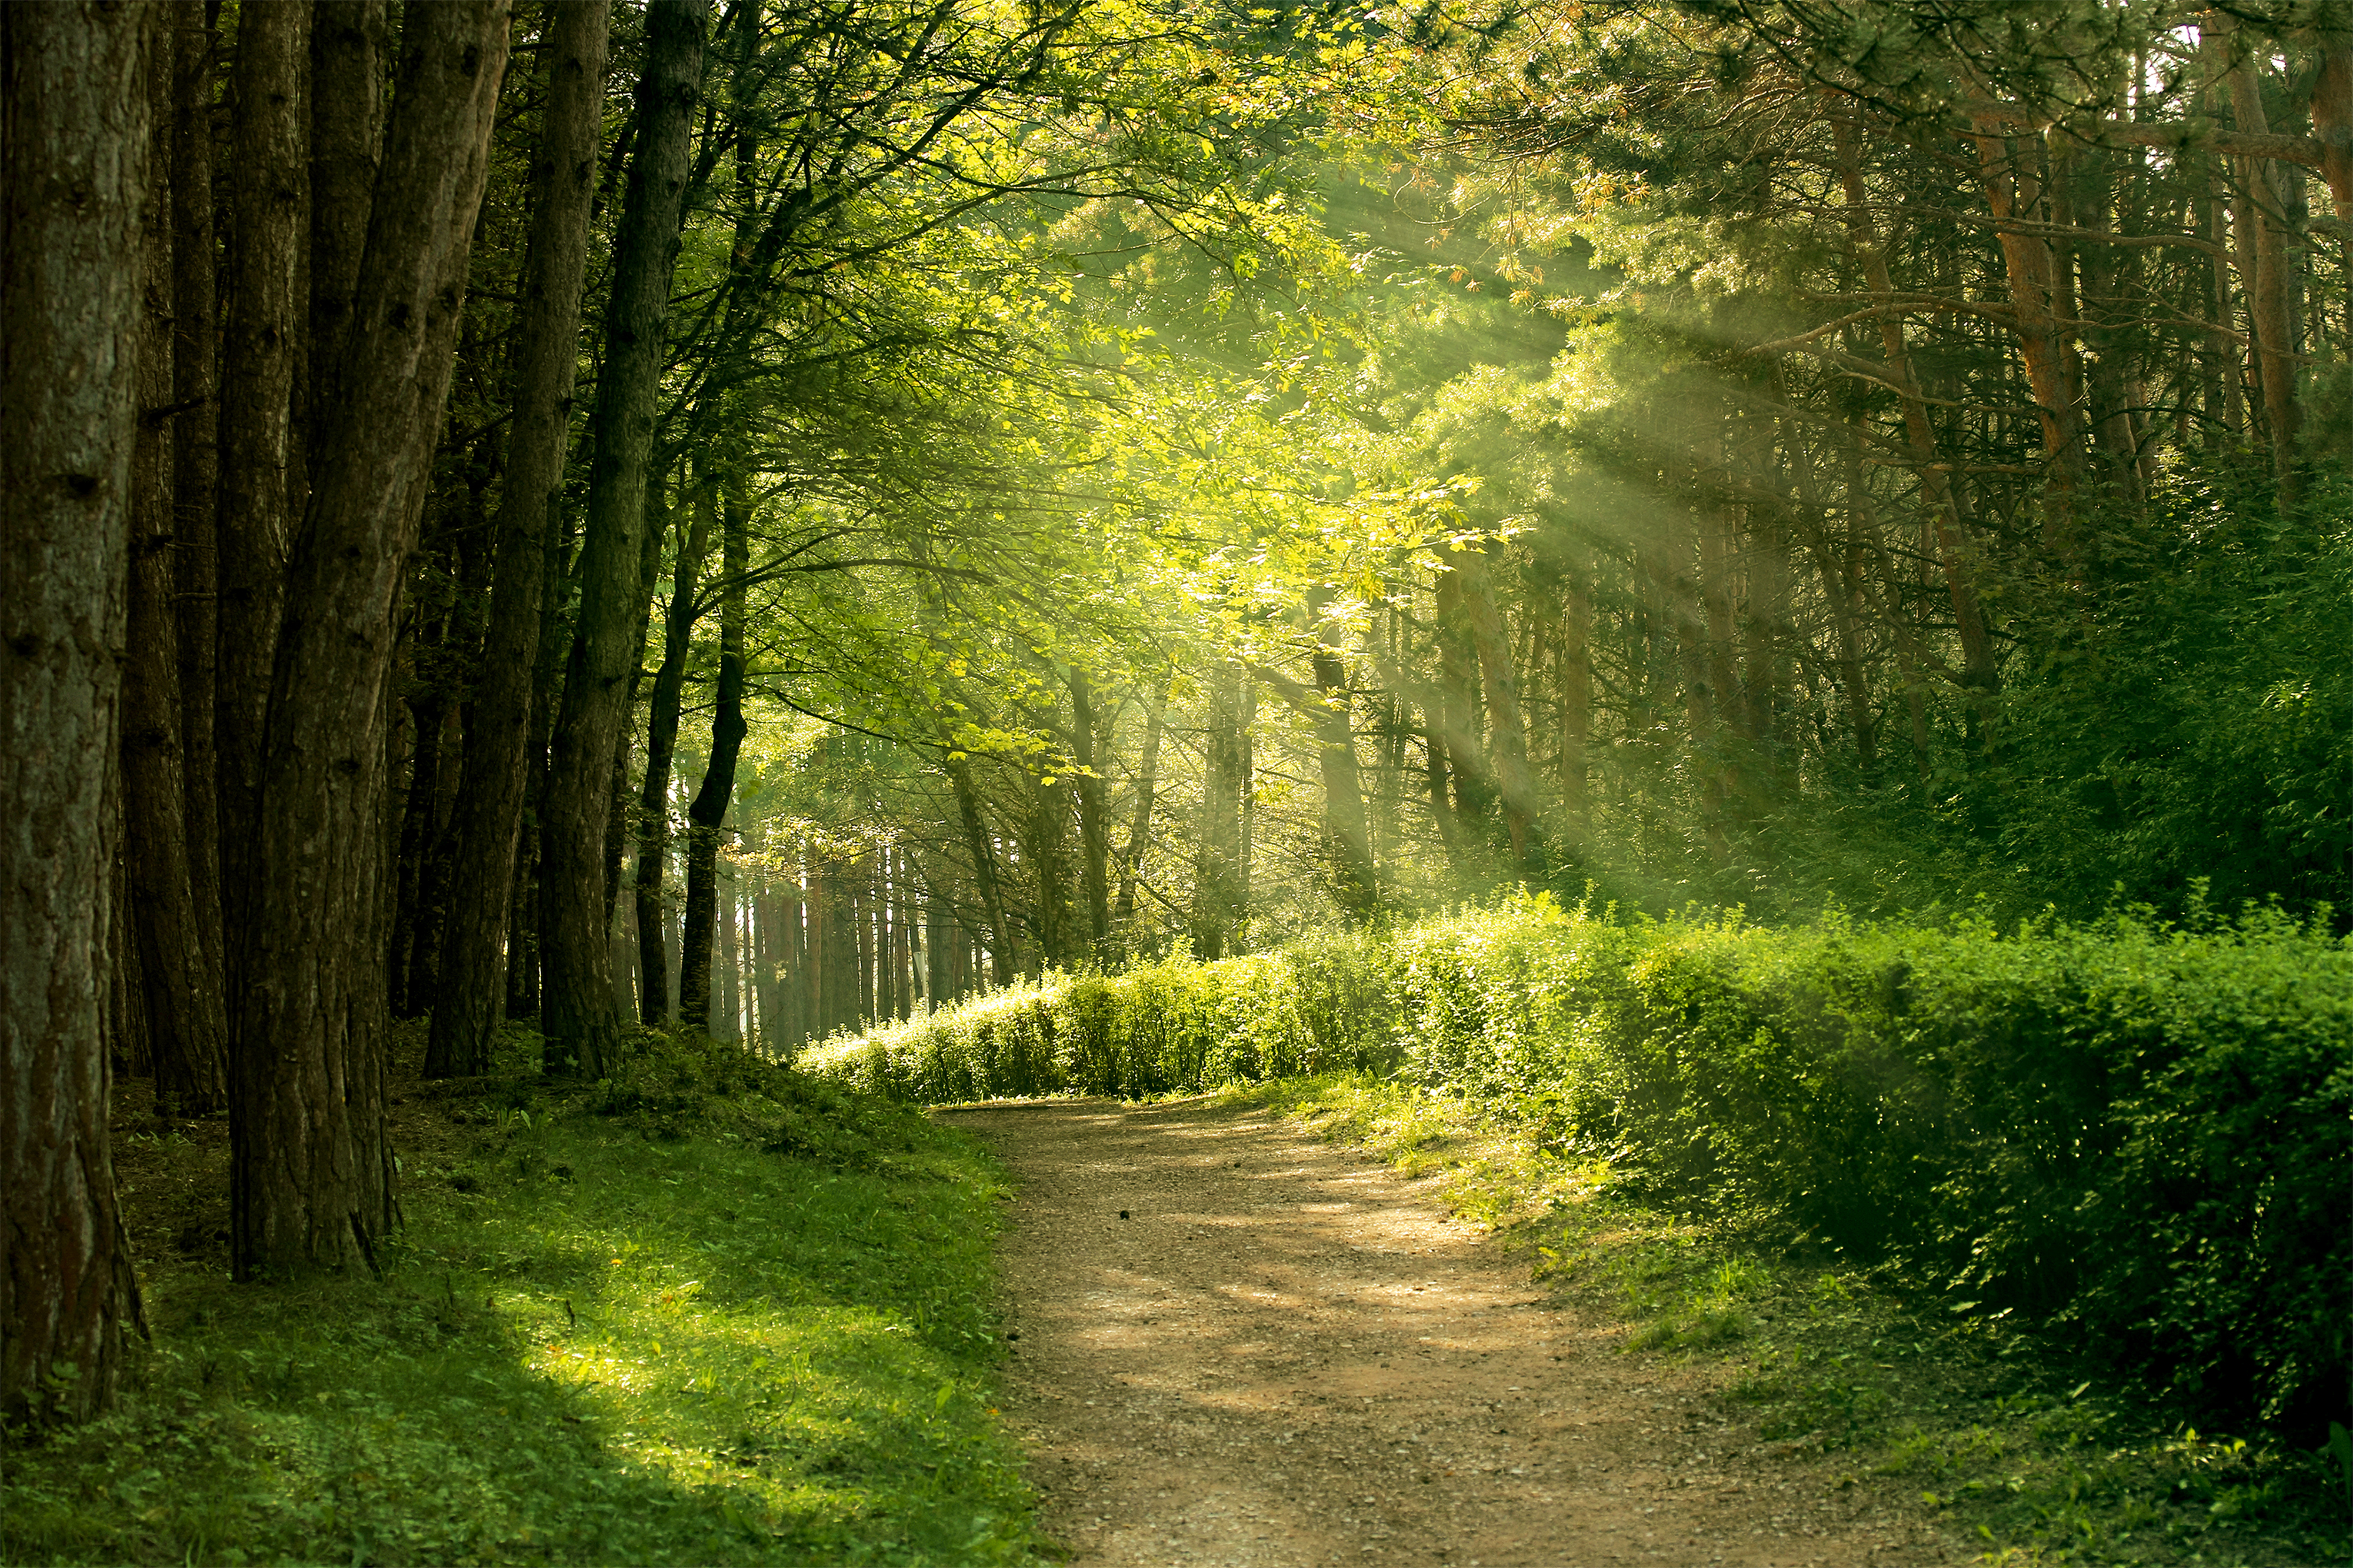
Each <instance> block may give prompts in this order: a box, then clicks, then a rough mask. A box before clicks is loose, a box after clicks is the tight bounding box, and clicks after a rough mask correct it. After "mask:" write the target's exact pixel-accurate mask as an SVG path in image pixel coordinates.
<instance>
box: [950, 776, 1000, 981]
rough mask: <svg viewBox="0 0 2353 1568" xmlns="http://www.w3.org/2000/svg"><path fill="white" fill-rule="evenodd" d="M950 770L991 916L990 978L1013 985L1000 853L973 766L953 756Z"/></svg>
mask: <svg viewBox="0 0 2353 1568" xmlns="http://www.w3.org/2000/svg"><path fill="white" fill-rule="evenodd" d="M946 767H947V774H948V784H950V786H951V787H952V788H954V790H955V799H956V815H957V817H958V819H959V821H960V822H961V823H962V824H963V826H964V839H965V849H966V851H967V852H969V853H970V855H971V856H972V879H973V882H974V885H975V886H976V888H977V889H978V890H979V892H980V903H981V908H982V910H984V911H985V912H986V913H987V916H988V931H987V942H988V944H989V951H988V960H989V971H990V974H991V977H992V978H993V979H994V980H995V982H996V983H997V984H999V985H1009V984H1012V983H1013V937H1012V933H1011V932H1010V931H1008V930H1007V929H1006V925H1005V898H1004V893H1003V890H1002V889H1001V888H1000V887H999V885H998V883H997V851H996V847H995V846H994V845H993V844H992V842H991V841H990V838H989V834H988V828H987V824H986V823H985V822H984V821H983V820H982V818H981V815H980V795H979V794H978V792H977V791H976V790H975V789H974V788H973V783H972V763H971V762H970V761H969V760H967V759H965V758H964V757H959V756H955V755H951V756H949V758H948V760H947V763H946Z"/></svg>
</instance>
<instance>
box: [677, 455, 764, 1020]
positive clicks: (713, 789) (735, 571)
mask: <svg viewBox="0 0 2353 1568" xmlns="http://www.w3.org/2000/svg"><path fill="white" fill-rule="evenodd" d="M721 485H722V495H721V498H720V518H719V523H720V538H721V543H720V550H719V686H718V690H717V691H716V692H715V693H714V694H713V701H712V715H711V761H710V763H709V764H708V765H706V766H705V767H704V768H703V770H702V787H701V788H699V789H697V790H696V791H695V792H694V798H693V799H692V800H691V801H690V802H688V803H687V807H686V819H687V823H688V827H687V840H686V931H685V937H684V942H683V943H682V946H683V949H684V951H683V952H681V954H680V955H679V1016H680V1017H681V1018H682V1019H684V1020H685V1021H686V1022H687V1023H689V1024H691V1025H692V1026H695V1027H697V1028H709V1027H711V1024H710V1017H711V941H712V921H714V920H715V919H716V918H717V911H718V908H719V830H720V828H721V827H722V826H724V825H725V823H726V821H727V807H728V805H729V804H730V803H732V802H733V799H734V797H735V764H736V761H737V759H738V758H740V757H741V756H742V755H743V751H744V735H745V733H746V732H747V727H746V726H745V724H744V575H745V574H746V573H748V572H749V571H750V570H751V565H752V558H751V525H752V519H751V508H752V502H751V497H750V496H749V495H748V494H746V493H745V492H746V489H747V487H748V481H747V478H746V476H745V475H744V473H743V471H742V470H741V468H733V467H731V468H730V469H729V471H728V472H727V473H726V474H725V475H724V476H723V479H722V480H721ZM713 1032H714V1033H715V1032H716V1031H715V1030H714V1031H713Z"/></svg>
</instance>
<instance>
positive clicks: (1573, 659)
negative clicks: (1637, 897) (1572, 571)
mask: <svg viewBox="0 0 2353 1568" xmlns="http://www.w3.org/2000/svg"><path fill="white" fill-rule="evenodd" d="M1555 658H1556V660H1557V667H1556V675H1555V677H1554V679H1556V681H1557V682H1558V683H1559V689H1560V754H1559V759H1558V762H1557V764H1556V765H1557V767H1558V769H1559V772H1560V797H1561V805H1562V806H1563V807H1564V808H1565V809H1566V811H1567V815H1568V820H1569V823H1570V825H1571V826H1573V827H1575V828H1577V829H1578V830H1579V833H1580V835H1581V834H1582V831H1583V829H1584V828H1585V826H1586V825H1587V823H1588V819H1589V816H1590V814H1591V810H1592V807H1591V805H1590V804H1589V802H1588V796H1587V793H1586V792H1587V780H1588V776H1589V775H1590V773H1591V763H1589V761H1588V753H1589V752H1590V750H1591V742H1592V736H1593V601H1592V599H1591V597H1590V596H1588V595H1587V594H1586V592H1585V590H1584V589H1583V588H1582V587H1580V586H1578V585H1577V584H1576V583H1574V582H1571V581H1568V580H1566V579H1564V580H1563V582H1562V583H1561V605H1560V646H1559V647H1558V649H1557V650H1556V654H1555Z"/></svg>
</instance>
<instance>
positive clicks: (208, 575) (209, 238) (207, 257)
mask: <svg viewBox="0 0 2353 1568" xmlns="http://www.w3.org/2000/svg"><path fill="white" fill-rule="evenodd" d="M205 16H206V0H182V3H181V4H180V5H177V6H176V7H174V10H173V11H172V13H171V20H172V51H173V70H172V178H171V185H172V234H173V244H172V317H173V334H172V396H171V402H172V403H173V405H174V406H176V407H177V408H179V409H180V410H181V412H180V414H179V416H178V417H177V418H176V419H175V420H174V425H173V428H172V531H173V548H172V589H173V595H174V599H175V600H176V605H175V609H176V614H175V615H174V617H173V619H174V630H175V632H176V635H177V637H178V645H177V647H176V648H175V650H174V651H175V654H176V664H177V668H176V672H175V673H176V676H177V686H178V689H179V697H180V739H181V752H180V754H181V770H180V785H181V823H182V833H183V835H184V837H185V841H186V843H187V852H188V886H189V899H190V903H191V906H192V908H193V909H194V910H195V925H196V941H197V942H198V944H199V946H200V947H201V949H202V952H203V961H202V962H203V973H204V974H205V975H206V984H208V985H209V986H210V987H211V988H212V990H213V992H214V994H215V995H216V997H217V998H218V1000H217V1001H216V1003H215V1004H214V1005H215V1006H216V1007H218V1008H219V1009H220V1010H221V1014H222V1022H221V1030H222V1046H223V1051H224V1056H223V1060H222V1068H221V1071H222V1074H223V1079H222V1093H223V1096H224V1103H226V1098H225V1097H226V1095H227V1056H226V1051H227V1029H228V1024H227V1005H228V1003H227V984H228V976H227V968H226V965H227V953H226V951H225V948H226V943H225V939H224V933H223V932H222V930H221V871H220V867H221V862H220V856H221V849H220V775H219V769H218V766H217V760H216V755H215V748H214V741H213V734H214V724H215V707H216V703H217V701H218V700H219V681H218V679H217V671H218V668H219V659H220V615H219V607H218V605H217V603H216V595H217V592H218V587H219V559H218V557H219V550H220V533H219V513H218V511H217V510H216V507H217V503H218V500H219V490H220V403H219V377H218V374H217V373H218V361H219V353H220V345H219V342H218V341H217V340H218V335H219V325H220V304H219V300H218V297H217V289H218V283H219V279H218V277H217V275H216V274H217V270H218V269H217V268H216V264H215V261H214V257H213V119H212V111H213V42H214V39H213V33H212V29H211V28H210V27H209V26H207V25H206V20H205Z"/></svg>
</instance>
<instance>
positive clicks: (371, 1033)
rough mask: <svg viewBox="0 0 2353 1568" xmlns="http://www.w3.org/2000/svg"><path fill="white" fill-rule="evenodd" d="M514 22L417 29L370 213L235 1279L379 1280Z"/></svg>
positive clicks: (300, 589) (250, 1024)
mask: <svg viewBox="0 0 2353 1568" xmlns="http://www.w3.org/2000/svg"><path fill="white" fill-rule="evenodd" d="M507 20H508V17H507V5H506V3H505V0H465V3H463V4H459V3H457V0H450V3H448V4H442V5H427V6H420V7H417V8H415V9H413V10H412V11H411V12H410V13H409V16H408V30H407V33H406V36H404V37H403V39H402V45H403V48H402V54H403V57H404V60H403V69H402V72H401V81H400V86H399V90H398V96H397V98H396V102H395V106H394V109H393V114H392V121H391V125H390V128H389V133H388V136H387V138H386V146H385V157H384V163H383V167H382V170H381V172H380V174H379V175H378V178H377V181H376V186H375V199H374V201H373V203H372V205H371V210H370V217H369V225H368V233H367V240H366V246H365V260H364V263H363V265H362V267H361V269H360V277H359V284H358V288H357V289H356V291H355V294H354V298H353V310H352V319H351V321H350V323H349V330H348V332H347V334H346V340H345V352H344V353H343V354H342V355H341V356H339V358H338V360H337V362H336V363H334V364H333V365H332V367H331V368H332V381H331V382H330V383H329V384H328V386H327V388H326V389H325V390H324V395H323V401H322V407H323V408H325V409H326V410H328V411H329V417H328V423H327V424H326V425H325V426H324V427H323V429H322V431H320V432H319V434H318V438H317V440H316V442H315V444H314V446H313V447H312V450H313V452H314V453H315V455H316V461H315V462H314V464H313V468H314V471H315V473H316V476H317V479H318V481H319V482H318V484H317V486H316V487H315V488H314V489H313V490H312V491H311V501H310V506H309V509H308V510H307V511H306V513H305V515H304V519H303V526H302V531H301V537H300V539H299V540H298V541H297V542H296V545H295V549H294V552H293V556H292V560H291V563H290V569H289V572H288V574H287V584H288V591H287V597H286V606H287V613H286V617H285V621H284V623H283V626H282V628H281V631H280V637H279V639H278V648H277V667H276V670H275V678H274V680H273V682H272V685H271V689H270V698H269V722H268V728H267V730H266V731H265V734H264V738H263V748H262V759H261V761H262V767H261V781H262V797H261V805H262V811H261V816H260V820H259V842H258V844H257V846H256V854H255V856H254V865H255V871H256V875H257V877H258V878H259V886H260V887H261V888H262V889H266V890H267V897H265V898H261V899H259V900H256V902H255V904H254V906H253V910H252V914H251V918H250V920H249V921H248V925H247V929H246V930H245V931H244V932H243V933H242V936H243V940H244V942H245V953H244V960H243V963H242V964H241V970H242V973H244V974H245V975H246V976H247V977H248V989H247V991H246V993H245V994H243V995H242V996H241V997H240V998H239V1006H238V1011H237V1024H238V1048H237V1054H236V1058H235V1061H234V1063H233V1077H234V1082H233V1090H232V1095H233V1101H232V1105H233V1112H234V1114H233V1119H232V1124H231V1148H232V1154H231V1183H232V1204H231V1224H230V1235H231V1250H232V1262H233V1266H234V1268H235V1270H236V1272H237V1276H238V1277H239V1278H240V1279H251V1278H254V1277H255V1276H257V1275H259V1274H262V1273H269V1274H273V1275H274V1274H282V1273H286V1272H289V1271H291V1270H294V1269H297V1268H302V1267H306V1266H311V1265H325V1266H331V1267H333V1266H343V1265H348V1264H352V1263H356V1262H363V1261H372V1254H373V1248H374V1245H375V1239H376V1238H377V1237H379V1236H381V1235H382V1234H383V1233H384V1232H385V1229H386V1228H387V1227H388V1226H390V1225H391V1224H392V1223H393V1221H394V1218H395V1208H394V1198H393V1193H392V1180H391V1166H392V1159H391V1152H390V1149H389V1147H388V1145H387V1142H386V1137H385V1121H384V1098H383V1096H384V1074H385V1050H386V1043H387V1038H388V1035H389V1019H388V1018H387V1016H386V1013H385V945H384V941H383V938H384V934H385V933H384V931H383V930H382V926H383V918H384V917H383V910H384V907H385V906H384V883H383V879H384V877H385V874H386V871H387V869H388V867H387V866H386V863H385V862H386V848H387V846H386V843H385V824H386V820H387V811H388V805H389V793H388V790H389V782H390V781H389V778H388V776H387V766H386V742H387V740H388V738H389V732H390V729H391V724H392V708H393V696H392V679H391V678H392V671H393V654H394V647H395V641H396V633H397V629H398V625H399V610H400V598H401V592H402V588H403V585H404V584H405V581H406V575H407V571H408V563H409V558H410V556H411V554H412V553H413V552H415V550H416V548H417V532H418V528H419V524H420V521H421V516H420V513H421V510H422V508H421V501H422V498H423V496H424V482H423V476H424V475H425V473H426V472H427V470H428V468H429V465H430V463H431V460H432V454H433V448H434V445H435V441H436V438H437V437H438V435H439V433H440V425H441V417H442V411H443V408H444V405H445V404H446V402H447V398H448V387H449V378H450V372H451V366H452V362H453V360H454V357H455V354H456V349H457V334H458V327H459V318H460V316H461V313H462V306H463V302H464V291H465V279H466V262H467V255H468V251H469V249H470V245H471V242H472V237H473V231H474V218H475V214H476V211H477V209H478V207H479V206H480V201H481V195H482V187H483V183H484V178H485V174H486V171H487V167H488V163H489V148H490V135H491V121H492V119H493V116H494V114H495V111H496V110H497V106H498V98H499V85H500V80H501V77H502V76H503V75H504V72H505V68H506V54H507Z"/></svg>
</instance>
